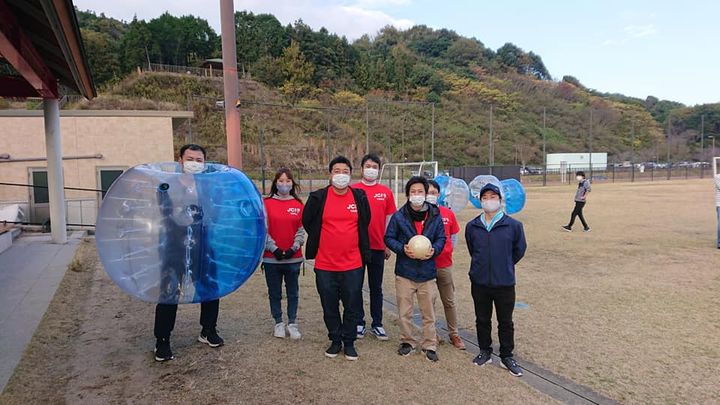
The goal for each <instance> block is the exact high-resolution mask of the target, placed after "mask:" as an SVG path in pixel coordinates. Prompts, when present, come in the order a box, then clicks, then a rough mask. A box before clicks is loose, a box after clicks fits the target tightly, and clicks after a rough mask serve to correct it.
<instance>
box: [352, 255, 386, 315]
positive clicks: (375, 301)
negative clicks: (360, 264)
mask: <svg viewBox="0 0 720 405" xmlns="http://www.w3.org/2000/svg"><path fill="white" fill-rule="evenodd" d="M365 267H366V268H367V276H368V287H370V317H372V327H373V328H374V327H376V326H383V323H382V317H383V291H382V282H383V271H384V270H385V251H384V250H372V251H370V263H368V264H367V265H366V266H365ZM358 325H362V326H365V303H364V302H363V303H361V304H360V322H358Z"/></svg>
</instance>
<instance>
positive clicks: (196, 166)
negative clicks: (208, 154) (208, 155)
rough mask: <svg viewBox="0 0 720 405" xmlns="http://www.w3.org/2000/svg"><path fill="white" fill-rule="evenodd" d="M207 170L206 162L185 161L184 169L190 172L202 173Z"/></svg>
mask: <svg viewBox="0 0 720 405" xmlns="http://www.w3.org/2000/svg"><path fill="white" fill-rule="evenodd" d="M204 170H205V163H203V162H196V161H194V160H186V161H184V162H183V171H184V172H185V173H189V174H197V173H201V172H203V171H204Z"/></svg>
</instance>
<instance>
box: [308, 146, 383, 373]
mask: <svg viewBox="0 0 720 405" xmlns="http://www.w3.org/2000/svg"><path fill="white" fill-rule="evenodd" d="M328 169H329V172H330V185H329V186H327V187H324V188H321V189H320V190H316V191H313V192H312V193H310V196H309V197H308V200H307V203H306V204H305V209H304V211H303V215H302V223H303V226H304V227H305V230H306V231H307V234H308V237H307V245H306V247H305V257H306V258H307V259H315V284H316V285H317V290H318V294H319V295H320V304H321V305H322V309H323V319H324V321H325V326H326V327H327V331H328V338H329V339H330V342H331V343H330V346H329V347H328V348H327V350H325V356H327V357H330V358H334V357H337V355H338V354H339V353H340V352H341V351H344V353H345V358H346V359H347V360H357V359H358V357H359V356H358V353H357V350H356V349H355V340H356V339H357V329H356V327H357V324H358V320H359V318H360V306H361V305H362V285H363V281H364V275H365V272H364V270H363V265H365V264H367V262H368V261H369V258H370V238H369V236H368V225H369V224H370V205H369V204H368V200H367V197H366V196H365V192H364V191H363V190H360V189H354V188H352V187H350V175H351V174H352V165H351V164H350V161H349V160H348V159H347V158H346V157H344V156H338V157H336V158H335V159H333V160H332V161H331V162H330V164H329V165H328ZM341 301H342V306H343V314H342V317H341V316H340V302H341Z"/></svg>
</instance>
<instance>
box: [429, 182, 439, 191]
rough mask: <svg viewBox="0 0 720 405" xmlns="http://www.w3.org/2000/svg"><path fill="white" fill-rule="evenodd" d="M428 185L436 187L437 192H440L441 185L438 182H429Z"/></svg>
mask: <svg viewBox="0 0 720 405" xmlns="http://www.w3.org/2000/svg"><path fill="white" fill-rule="evenodd" d="M428 185H429V186H433V187H435V190H437V191H438V192H440V185H439V184H438V182H437V181H435V180H428Z"/></svg>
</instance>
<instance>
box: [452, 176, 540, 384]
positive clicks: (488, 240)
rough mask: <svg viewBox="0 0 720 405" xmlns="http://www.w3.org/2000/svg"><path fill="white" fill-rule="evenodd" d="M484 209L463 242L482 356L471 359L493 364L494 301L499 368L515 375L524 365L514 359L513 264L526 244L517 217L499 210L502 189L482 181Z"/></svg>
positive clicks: (470, 225)
mask: <svg viewBox="0 0 720 405" xmlns="http://www.w3.org/2000/svg"><path fill="white" fill-rule="evenodd" d="M480 203H481V204H482V209H483V213H482V214H480V215H479V216H477V217H476V218H475V219H473V220H472V221H470V222H468V224H467V226H466V227H465V240H466V242H467V246H468V251H469V252H470V257H471V261H470V282H471V292H472V297H473V302H474V304H475V318H476V320H475V326H476V328H477V339H478V345H479V346H480V354H479V355H478V356H477V357H475V359H474V360H473V362H474V363H475V364H477V365H479V366H482V365H484V364H487V363H491V362H492V358H491V356H490V355H491V354H492V338H491V332H492V323H491V321H492V311H493V304H494V305H495V312H496V314H497V321H498V338H499V339H500V359H501V362H502V366H503V367H504V368H506V369H508V370H509V371H510V373H511V374H512V375H514V376H517V377H519V376H521V375H522V369H521V368H520V366H518V364H517V362H516V361H515V359H513V353H512V352H513V349H514V346H515V342H514V326H513V320H512V313H513V309H514V308H515V265H516V264H517V263H518V262H519V261H520V259H522V257H523V256H524V255H525V249H526V248H527V244H526V243H525V232H524V231H523V225H522V223H521V222H520V221H517V220H515V219H513V218H511V217H510V216H509V215H507V214H505V213H503V211H502V209H501V204H502V196H501V194H500V189H499V188H498V187H497V186H496V185H494V184H486V185H485V186H483V188H482V189H481V190H480Z"/></svg>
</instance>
